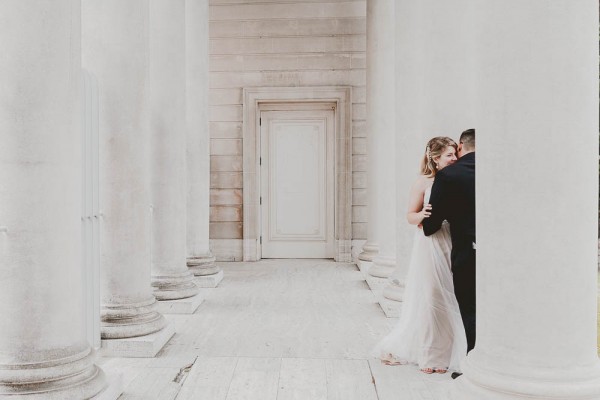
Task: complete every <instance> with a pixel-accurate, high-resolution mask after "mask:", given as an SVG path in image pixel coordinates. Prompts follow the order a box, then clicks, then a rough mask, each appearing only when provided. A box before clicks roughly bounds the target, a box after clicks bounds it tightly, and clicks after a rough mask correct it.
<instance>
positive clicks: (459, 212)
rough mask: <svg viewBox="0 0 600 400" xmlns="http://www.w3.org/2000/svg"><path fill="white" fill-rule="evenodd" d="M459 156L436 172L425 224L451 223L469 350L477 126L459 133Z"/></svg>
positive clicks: (429, 229)
mask: <svg viewBox="0 0 600 400" xmlns="http://www.w3.org/2000/svg"><path fill="white" fill-rule="evenodd" d="M458 156H459V157H460V158H459V160H458V161H457V162H455V163H454V164H452V165H449V166H447V167H446V168H444V169H442V170H441V171H439V172H438V173H437V174H436V176H435V181H434V183H433V187H432V188H431V196H430V198H429V204H431V216H430V217H429V218H425V219H424V220H423V222H422V224H423V232H425V235H426V236H429V235H432V234H434V233H435V232H436V231H437V230H438V229H440V227H441V226H442V222H443V221H444V220H447V221H448V222H449V223H450V235H451V236H452V255H451V258H452V275H453V281H454V292H455V294H456V300H457V301H458V306H459V308H460V314H461V316H462V320H463V325H464V326H465V332H466V335H467V351H470V350H472V349H473V347H475V129H468V130H466V131H464V132H463V133H462V135H460V143H459V145H458Z"/></svg>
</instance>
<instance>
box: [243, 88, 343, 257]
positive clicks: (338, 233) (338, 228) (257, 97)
mask: <svg viewBox="0 0 600 400" xmlns="http://www.w3.org/2000/svg"><path fill="white" fill-rule="evenodd" d="M243 92H244V93H243V94H244V99H243V102H244V103H243V124H242V127H243V128H242V129H243V136H242V138H243V141H242V142H243V187H244V188H243V197H244V200H243V221H244V229H243V243H244V249H243V255H244V261H258V260H260V259H261V246H260V234H261V221H260V217H261V216H260V165H259V162H260V151H261V149H260V125H259V122H260V112H261V106H267V105H268V108H269V109H273V107H275V108H277V105H281V107H282V109H283V110H285V109H289V107H290V105H292V104H301V105H302V108H304V107H307V106H308V105H309V104H310V103H321V104H322V103H329V104H331V105H332V107H333V110H334V121H335V129H334V131H335V149H334V154H335V160H334V177H335V178H334V179H335V189H334V199H335V200H334V239H335V260H336V261H339V262H351V261H352V255H351V244H352V96H351V95H352V88H351V87H348V86H336V87H330V86H317V87H260V88H244V91H243Z"/></svg>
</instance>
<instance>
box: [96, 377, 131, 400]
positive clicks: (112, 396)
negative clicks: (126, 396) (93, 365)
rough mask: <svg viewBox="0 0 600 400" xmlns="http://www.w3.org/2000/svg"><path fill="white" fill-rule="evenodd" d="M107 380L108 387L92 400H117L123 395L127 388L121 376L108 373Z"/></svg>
mask: <svg viewBox="0 0 600 400" xmlns="http://www.w3.org/2000/svg"><path fill="white" fill-rule="evenodd" d="M106 380H107V382H108V387H107V388H106V389H104V390H103V391H102V392H100V393H99V394H97V395H96V396H94V397H92V400H117V399H118V398H119V397H120V396H121V395H122V394H123V390H124V389H125V388H124V385H123V376H122V375H121V374H115V373H107V374H106Z"/></svg>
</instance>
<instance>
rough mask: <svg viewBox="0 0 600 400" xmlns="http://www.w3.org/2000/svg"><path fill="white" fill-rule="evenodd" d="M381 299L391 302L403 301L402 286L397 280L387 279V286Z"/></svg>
mask: <svg viewBox="0 0 600 400" xmlns="http://www.w3.org/2000/svg"><path fill="white" fill-rule="evenodd" d="M383 297H385V298H386V299H389V300H392V301H398V302H401V301H403V300H404V285H401V284H400V282H399V281H398V280H397V279H388V284H387V285H385V287H384V288H383Z"/></svg>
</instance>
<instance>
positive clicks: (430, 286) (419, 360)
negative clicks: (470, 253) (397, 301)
mask: <svg viewBox="0 0 600 400" xmlns="http://www.w3.org/2000/svg"><path fill="white" fill-rule="evenodd" d="M430 193H431V188H428V189H427V190H426V191H425V199H424V204H427V202H428V201H429V195H430ZM416 229H417V231H416V232H415V239H414V244H413V249H412V254H411V258H410V264H409V268H408V274H407V277H406V287H405V291H404V298H403V300H404V301H403V304H402V313H401V316H400V320H399V321H398V323H397V325H396V326H395V327H394V329H393V330H392V331H391V332H390V333H389V334H388V335H387V336H386V337H385V338H384V339H383V340H382V341H381V342H380V343H379V344H378V345H377V346H376V347H375V349H374V350H373V355H374V356H375V357H378V358H381V359H382V360H389V361H393V362H398V363H401V364H417V365H418V366H419V368H422V369H423V368H433V369H436V368H437V369H448V370H453V371H459V370H460V368H459V364H460V362H461V360H462V359H463V358H464V357H465V356H466V354H467V339H466V336H465V330H464V327H463V323H462V319H461V317H460V310H459V308H458V302H457V301H456V297H455V295H454V284H453V282H452V271H451V268H450V266H451V262H450V252H451V250H452V242H451V239H450V226H449V225H448V222H446V221H444V223H443V224H442V228H441V229H440V230H439V231H437V232H436V233H434V234H433V235H431V236H429V237H427V236H425V235H424V233H423V230H422V229H420V228H416Z"/></svg>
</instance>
